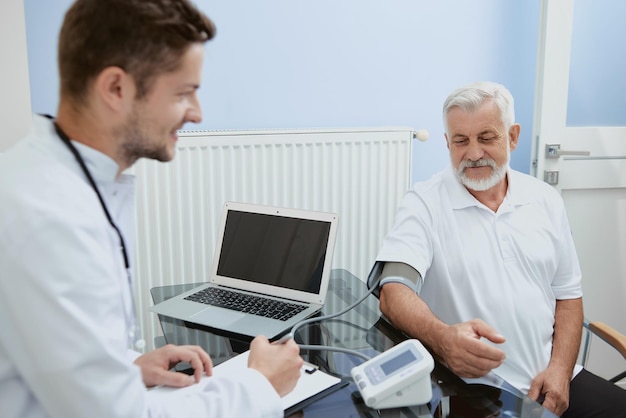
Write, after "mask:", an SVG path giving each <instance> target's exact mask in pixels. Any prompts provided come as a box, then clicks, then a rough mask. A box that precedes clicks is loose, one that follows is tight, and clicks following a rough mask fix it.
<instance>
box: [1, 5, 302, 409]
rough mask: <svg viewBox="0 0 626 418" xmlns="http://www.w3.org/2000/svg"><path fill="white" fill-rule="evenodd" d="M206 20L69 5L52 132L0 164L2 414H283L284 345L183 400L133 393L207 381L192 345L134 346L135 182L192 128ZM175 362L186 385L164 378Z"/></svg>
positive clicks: (188, 12)
mask: <svg viewBox="0 0 626 418" xmlns="http://www.w3.org/2000/svg"><path fill="white" fill-rule="evenodd" d="M214 32H215V28H214V26H213V23H212V22H211V21H210V20H209V19H208V18H207V17H206V16H205V15H204V14H203V13H202V12H200V11H199V10H198V9H197V8H196V7H195V6H193V5H192V4H191V3H189V2H188V1H187V0H77V1H76V2H75V3H74V4H73V5H72V6H71V8H70V9H69V11H68V12H67V14H66V15H65V19H64V22H63V26H62V29H61V33H60V36H59V51H58V61H59V72H60V82H61V91H60V103H59V107H58V112H57V117H56V119H49V118H46V117H43V116H35V117H34V120H33V126H32V130H31V133H30V134H29V135H28V136H27V137H26V138H24V139H22V140H21V141H19V142H18V143H17V144H16V145H15V146H14V147H13V148H12V149H10V150H9V151H7V152H6V153H4V154H2V155H0V236H2V240H0V272H2V273H1V276H0V405H2V416H3V417H7V418H17V417H107V418H113V417H148V416H150V417H157V416H176V417H186V416H203V417H208V416H214V417H253V416H277V417H278V416H283V410H282V407H281V403H280V396H282V395H285V394H286V393H288V392H289V391H291V390H292V389H293V387H294V386H295V384H296V381H297V379H298V377H299V375H300V366H301V365H302V358H301V357H300V356H299V348H298V346H297V345H296V344H295V343H294V342H293V341H290V342H288V343H286V344H282V345H272V344H270V343H269V341H268V340H267V339H266V338H264V337H262V336H259V337H257V338H256V339H254V340H253V341H252V343H251V346H250V349H251V353H250V359H249V364H248V366H249V368H248V369H247V370H244V371H242V373H241V374H240V375H238V376H229V377H228V378H215V379H211V380H210V382H209V384H208V385H207V386H206V388H205V390H203V391H202V392H199V393H196V394H195V395H193V396H189V397H187V398H186V399H185V400H184V402H180V401H179V402H173V403H167V402H165V401H163V400H160V399H157V398H154V397H152V396H151V393H150V392H149V391H147V388H148V387H151V386H155V385H170V386H177V387H182V386H188V385H192V384H195V383H196V382H198V381H199V379H200V377H201V375H202V374H203V373H207V374H209V375H210V374H211V372H212V363H211V359H210V357H209V356H208V354H207V353H206V352H204V350H202V348H200V347H197V346H173V345H168V346H165V347H162V348H160V349H157V350H154V351H152V352H150V353H147V354H143V355H142V354H140V353H139V352H136V351H134V350H132V349H133V348H136V342H137V339H138V335H137V333H136V332H135V323H134V312H133V303H132V299H133V295H132V277H131V274H130V270H131V268H130V267H131V263H132V251H131V249H132V247H133V246H132V242H131V241H132V239H133V237H134V231H133V222H132V219H133V216H134V196H133V193H134V192H133V179H132V178H131V176H129V175H126V174H123V172H124V171H125V170H126V169H127V168H129V167H131V166H132V165H133V163H134V162H135V161H136V160H137V159H139V158H153V159H156V160H159V161H169V160H171V159H172V158H173V157H174V152H175V147H176V141H177V136H176V133H177V131H178V130H179V129H181V128H182V126H183V124H184V123H186V122H194V123H197V122H200V120H201V118H202V114H201V109H200V105H199V103H198V99H197V96H196V91H197V89H198V88H199V87H200V83H201V67H202V60H203V48H204V44H205V42H206V41H208V40H210V39H211V38H212V37H213V36H214ZM181 361H184V362H189V363H191V365H192V367H193V368H194V369H195V373H194V376H191V377H189V376H187V375H185V374H182V373H177V372H173V371H171V370H170V368H171V367H172V366H173V365H174V364H176V363H178V362H181Z"/></svg>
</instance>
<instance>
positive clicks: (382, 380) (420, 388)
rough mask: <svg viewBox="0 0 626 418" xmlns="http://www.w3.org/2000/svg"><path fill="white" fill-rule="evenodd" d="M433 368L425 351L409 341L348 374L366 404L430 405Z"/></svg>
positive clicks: (420, 345) (430, 359)
mask: <svg viewBox="0 0 626 418" xmlns="http://www.w3.org/2000/svg"><path fill="white" fill-rule="evenodd" d="M434 367H435V363H434V361H433V357H432V356H431V355H430V353H429V352H428V351H427V350H426V348H424V346H423V345H422V344H421V343H420V342H419V341H418V340H415V339H410V340H406V341H403V342H401V343H400V344H398V345H396V346H394V347H392V348H390V349H389V350H387V351H385V352H383V353H380V354H379V355H377V356H376V357H374V358H372V359H370V360H368V361H366V362H365V363H362V364H360V365H358V366H356V367H354V368H353V369H352V371H351V374H352V378H353V379H354V382H355V383H356V385H357V387H358V388H359V392H361V396H362V397H363V400H364V402H365V405H367V406H369V407H370V408H376V409H384V408H395V407H400V406H409V405H423V404H425V403H427V402H429V401H430V400H431V398H432V396H433V392H432V386H431V381H430V372H431V371H432V370H433V368H434Z"/></svg>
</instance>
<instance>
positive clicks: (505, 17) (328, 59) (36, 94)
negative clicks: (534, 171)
mask: <svg viewBox="0 0 626 418" xmlns="http://www.w3.org/2000/svg"><path fill="white" fill-rule="evenodd" d="M196 3H197V4H198V5H199V6H200V8H202V9H203V10H204V11H205V12H206V13H207V14H208V15H209V16H210V17H211V18H212V19H213V20H214V21H215V23H216V25H217V27H218V34H217V37H216V38H215V39H214V40H213V41H211V42H210V43H209V44H208V45H207V49H206V52H207V53H206V62H205V66H204V80H203V85H202V88H201V90H200V92H199V94H200V99H201V104H202V106H203V111H204V120H203V122H202V123H201V124H200V125H195V126H191V125H189V126H186V127H185V129H255V128H312V127H357V126H358V127H362V126H408V127H411V128H414V129H427V130H429V131H430V139H429V140H428V141H427V142H425V143H421V142H418V143H416V144H415V148H414V156H413V167H414V169H413V170H414V178H413V180H422V179H426V178H428V177H430V175H432V173H434V172H435V171H438V170H439V169H441V168H442V167H444V166H446V165H447V164H448V163H449V160H448V154H447V149H446V147H445V142H444V139H443V127H442V122H441V105H442V103H443V101H444V99H445V97H446V96H447V94H448V93H449V92H450V91H451V90H452V89H454V88H455V87H457V86H459V85H461V84H464V83H466V82H470V81H475V80H493V81H497V82H500V83H503V84H505V85H506V86H507V87H508V88H509V89H510V90H511V92H512V93H513V95H514V97H515V98H516V110H517V120H518V122H520V123H521V124H522V135H521V139H520V145H519V146H518V148H517V149H516V150H515V151H514V152H513V154H512V157H511V165H512V166H513V168H515V169H518V170H520V171H524V172H529V166H530V149H531V132H532V116H533V100H534V89H535V71H536V53H537V32H538V24H539V0H523V1H502V0H474V1H466V0H438V1H432V0H387V1H379V0H378V1H377V0H314V1H313V0H309V1H305V0H301V1H293V0H265V1H259V2H257V1H250V0H215V1H210V0H199V1H196ZM24 4H25V12H26V24H27V38H28V48H29V51H28V52H29V55H28V56H29V67H30V77H31V92H32V106H33V110H34V111H35V112H46V113H51V114H55V113H56V103H57V98H58V92H57V91H58V78H57V70H56V58H55V49H56V40H57V32H58V29H59V27H60V24H61V21H62V17H63V13H64V12H65V10H66V9H67V7H69V5H70V4H71V1H69V0H49V1H48V2H46V7H41V2H40V1H37V0H25V2H24Z"/></svg>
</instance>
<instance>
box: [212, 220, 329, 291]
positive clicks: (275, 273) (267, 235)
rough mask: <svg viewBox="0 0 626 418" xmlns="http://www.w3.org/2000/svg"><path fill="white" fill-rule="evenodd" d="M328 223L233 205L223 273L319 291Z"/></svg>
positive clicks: (220, 266)
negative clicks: (239, 209)
mask: <svg viewBox="0 0 626 418" xmlns="http://www.w3.org/2000/svg"><path fill="white" fill-rule="evenodd" d="M329 233H330V223H329V222H324V221H315V220H310V219H297V218H291V217H286V216H278V215H267V214H259V213H249V212H241V211H235V210H229V211H228V214H227V217H226V225H225V228H224V237H223V241H222V248H221V251H220V257H219V262H218V266H217V274H218V275H219V276H225V277H231V278H235V279H241V280H247V281H253V282H257V283H262V284H267V285H273V286H281V287H285V288H288V289H294V290H299V291H303V292H309V293H318V292H319V290H320V285H321V281H322V270H323V267H324V260H325V258H326V248H327V245H328V236H329Z"/></svg>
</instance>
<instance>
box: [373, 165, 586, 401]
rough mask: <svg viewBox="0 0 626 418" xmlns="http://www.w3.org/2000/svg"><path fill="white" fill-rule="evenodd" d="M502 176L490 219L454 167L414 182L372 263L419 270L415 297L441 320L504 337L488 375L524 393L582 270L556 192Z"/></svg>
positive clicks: (578, 291)
mask: <svg viewBox="0 0 626 418" xmlns="http://www.w3.org/2000/svg"><path fill="white" fill-rule="evenodd" d="M507 175H508V180H509V188H508V191H507V194H506V197H505V199H504V201H503V202H502V204H501V205H500V208H499V209H498V211H497V212H495V213H494V212H493V211H492V210H491V209H489V208H487V207H486V206H485V205H483V204H482V203H480V202H479V201H478V200H476V199H475V198H474V197H473V196H472V195H471V194H470V193H469V192H468V191H467V190H466V189H465V187H463V185H461V183H459V181H458V180H457V179H456V177H455V176H454V173H453V171H452V168H451V167H449V168H447V169H446V170H444V171H442V172H440V173H438V174H436V175H435V176H433V177H432V178H431V179H430V180H428V181H425V182H420V183H417V184H415V185H414V187H413V188H412V189H411V190H410V191H409V192H408V193H407V194H406V196H405V197H404V200H403V201H402V203H401V205H400V207H399V209H398V212H397V214H396V218H395V223H394V225H393V227H392V229H391V231H390V232H389V233H388V235H387V236H386V237H385V239H384V241H383V245H382V248H381V250H380V252H379V254H378V257H377V261H395V262H401V263H406V264H408V265H410V266H412V267H413V268H415V269H416V270H417V271H419V272H420V274H421V275H422V277H423V280H424V282H423V285H422V286H421V289H419V293H420V297H421V298H422V299H423V300H424V301H425V302H426V303H427V304H428V305H429V307H430V308H431V310H432V311H433V312H434V314H435V315H437V317H438V318H440V319H441V320H442V321H444V322H446V323H448V324H454V323H459V322H465V321H468V320H471V319H474V318H480V319H482V320H484V321H485V322H486V323H487V324H489V325H491V326H492V327H494V328H495V329H496V330H497V331H498V332H499V333H501V334H502V335H503V336H504V337H505V338H506V342H505V343H504V344H499V345H498V347H499V348H501V349H503V350H504V351H505V352H506V354H507V358H506V360H505V362H504V364H503V365H502V366H500V367H499V368H497V369H496V370H494V372H495V373H496V374H498V375H499V376H500V377H502V378H504V379H505V380H507V381H508V382H509V383H511V384H512V385H513V386H516V387H517V388H519V389H521V390H522V391H524V392H527V391H528V389H529V387H530V382H531V380H532V379H533V378H534V377H535V376H536V375H537V374H538V373H539V372H541V371H543V370H544V369H545V368H546V367H547V365H548V362H549V360H550V355H551V351H552V334H553V325H554V313H555V306H556V300H557V299H574V298H579V297H581V296H582V288H581V272H580V267H579V264H578V258H577V255H576V250H575V248H574V242H573V239H572V236H571V231H570V228H569V224H568V220H567V215H566V212H565V206H564V204H563V201H562V199H561V196H560V195H559V194H558V192H557V191H556V190H554V189H553V188H552V187H551V186H549V185H548V184H546V183H544V182H542V181H540V180H538V179H536V178H534V177H531V176H529V175H526V174H522V173H519V172H517V171H514V170H509V171H508V174H507ZM405 284H406V283H405ZM414 290H416V291H417V290H418V289H417V288H414ZM578 370H579V368H577V370H576V372H578Z"/></svg>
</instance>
